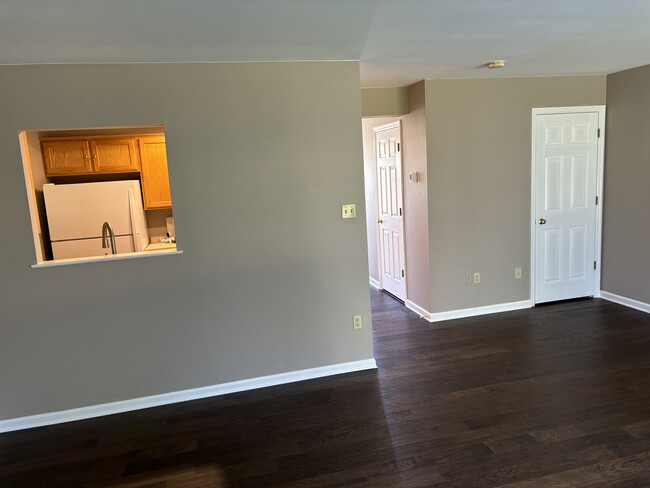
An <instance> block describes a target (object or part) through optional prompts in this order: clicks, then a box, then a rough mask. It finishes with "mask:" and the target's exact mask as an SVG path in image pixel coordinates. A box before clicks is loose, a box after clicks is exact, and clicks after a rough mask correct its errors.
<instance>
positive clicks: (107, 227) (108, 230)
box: [102, 222, 117, 254]
mask: <svg viewBox="0 0 650 488" xmlns="http://www.w3.org/2000/svg"><path fill="white" fill-rule="evenodd" d="M109 237H110V239H111V254H115V253H117V247H116V246H115V234H114V233H113V227H111V224H110V223H109V222H104V225H102V249H108V238H109Z"/></svg>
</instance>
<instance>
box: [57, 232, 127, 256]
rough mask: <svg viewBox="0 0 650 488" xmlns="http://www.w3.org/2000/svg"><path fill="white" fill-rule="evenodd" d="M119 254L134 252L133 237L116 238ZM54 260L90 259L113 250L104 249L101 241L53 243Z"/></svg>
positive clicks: (85, 240)
mask: <svg viewBox="0 0 650 488" xmlns="http://www.w3.org/2000/svg"><path fill="white" fill-rule="evenodd" d="M115 246H116V248H117V253H118V254H122V253H125V252H133V251H135V248H134V246H133V239H132V238H131V236H119V237H116V238H115ZM52 253H53V254H54V259H69V258H89V257H93V256H103V255H104V254H110V253H111V249H110V247H109V248H108V249H103V248H102V240H101V239H83V240H81V241H60V242H53V243H52Z"/></svg>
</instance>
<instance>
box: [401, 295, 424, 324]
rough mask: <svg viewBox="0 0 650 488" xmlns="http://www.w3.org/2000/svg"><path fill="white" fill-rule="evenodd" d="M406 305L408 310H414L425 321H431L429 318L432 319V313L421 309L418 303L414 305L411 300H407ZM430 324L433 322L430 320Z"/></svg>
mask: <svg viewBox="0 0 650 488" xmlns="http://www.w3.org/2000/svg"><path fill="white" fill-rule="evenodd" d="M404 305H406V308H408V309H409V310H412V311H413V312H415V313H416V314H418V315H419V316H420V317H422V318H423V319H426V320H429V318H430V317H431V312H429V311H428V310H425V309H423V308H422V307H420V305H418V304H417V303H413V302H412V301H411V300H406V301H405V302H404ZM429 322H431V321H430V320H429Z"/></svg>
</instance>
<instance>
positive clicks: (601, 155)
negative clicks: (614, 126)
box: [530, 105, 606, 304]
mask: <svg viewBox="0 0 650 488" xmlns="http://www.w3.org/2000/svg"><path fill="white" fill-rule="evenodd" d="M583 113H595V114H597V115H598V128H599V136H598V140H597V155H596V196H597V198H598V203H597V205H596V208H595V210H596V222H595V229H594V237H595V244H594V248H595V249H594V259H595V260H596V272H595V273H594V280H593V296H594V297H600V284H601V262H602V261H601V258H602V223H603V202H604V200H603V198H604V195H603V175H604V164H605V113H606V108H605V106H604V105H590V106H578V107H548V108H534V109H532V123H531V186H530V188H531V191H530V193H531V198H530V213H531V218H530V298H531V301H532V303H533V304H534V303H536V302H537V300H536V290H535V283H536V266H535V260H536V255H537V252H536V251H537V249H536V229H537V226H538V225H539V224H538V222H537V217H538V216H537V214H536V208H535V207H536V198H537V196H538V195H537V194H536V189H537V187H536V184H537V183H538V181H537V179H536V171H535V157H536V149H537V148H536V142H537V141H536V135H535V131H536V121H537V117H538V116H540V115H563V114H565V115H569V114H583ZM583 129H584V130H580V127H575V128H573V131H572V137H571V139H572V141H573V142H580V141H582V140H584V139H585V138H586V136H587V134H586V132H585V130H586V127H585V128H583ZM560 133H561V131H560V130H556V131H553V130H552V127H549V128H548V130H547V131H546V135H545V138H546V140H545V143H546V144H547V145H549V144H553V143H556V144H560V140H559V137H560ZM579 166H580V164H579V163H578V161H577V160H576V159H575V158H574V160H573V161H572V168H571V171H577V170H579ZM572 193H574V195H572V202H571V204H572V206H573V205H574V204H575V205H576V206H578V207H579V206H580V204H581V203H583V202H580V200H581V196H582V195H583V193H584V189H581V188H580V189H579V188H575V189H574V191H573V192H572ZM585 194H586V193H585ZM546 197H547V202H546V204H547V205H548V204H549V203H552V202H549V197H552V195H546ZM550 200H552V198H550ZM574 271H576V270H575V269H574Z"/></svg>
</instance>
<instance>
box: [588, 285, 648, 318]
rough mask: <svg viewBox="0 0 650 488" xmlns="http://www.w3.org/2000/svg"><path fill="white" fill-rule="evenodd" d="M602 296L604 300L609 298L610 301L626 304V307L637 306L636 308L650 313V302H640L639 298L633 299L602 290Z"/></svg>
mask: <svg viewBox="0 0 650 488" xmlns="http://www.w3.org/2000/svg"><path fill="white" fill-rule="evenodd" d="M600 298H602V299H603V300H608V301H610V302H614V303H618V304H619V305H625V306H626V307H630V308H635V309H636V310H641V311H642V312H645V313H650V303H643V302H639V301H638V300H633V299H632V298H627V297H622V296H620V295H616V294H614V293H610V292H608V291H604V290H601V291H600Z"/></svg>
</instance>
